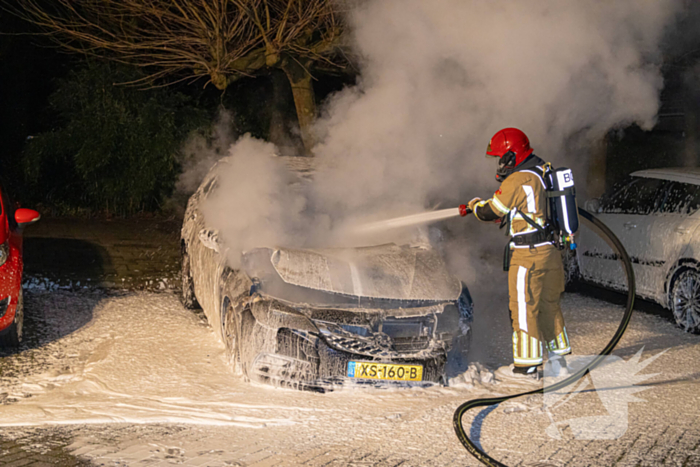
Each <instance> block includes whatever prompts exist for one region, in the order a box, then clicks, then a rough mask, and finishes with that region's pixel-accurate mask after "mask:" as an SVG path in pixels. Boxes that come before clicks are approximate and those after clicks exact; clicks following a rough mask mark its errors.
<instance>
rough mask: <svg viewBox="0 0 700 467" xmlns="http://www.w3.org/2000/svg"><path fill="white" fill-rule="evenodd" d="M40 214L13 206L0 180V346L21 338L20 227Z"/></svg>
mask: <svg viewBox="0 0 700 467" xmlns="http://www.w3.org/2000/svg"><path fill="white" fill-rule="evenodd" d="M40 217H41V216H40V215H39V213H38V212H36V211H34V210H32V209H16V206H15V204H14V202H12V201H11V199H10V197H9V194H8V193H7V191H5V189H4V187H3V186H2V185H1V184H0V347H17V346H18V345H19V343H20V342H21V341H22V324H23V319H24V312H23V308H22V269H23V266H24V262H23V261H22V230H23V229H24V227H26V226H27V225H29V224H33V223H34V222H36V221H38V220H39V218H40Z"/></svg>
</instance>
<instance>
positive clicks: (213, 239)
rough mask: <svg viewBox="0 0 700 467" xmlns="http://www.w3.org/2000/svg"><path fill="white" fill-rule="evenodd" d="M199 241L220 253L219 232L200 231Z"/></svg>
mask: <svg viewBox="0 0 700 467" xmlns="http://www.w3.org/2000/svg"><path fill="white" fill-rule="evenodd" d="M199 241H200V242H202V245H204V246H205V247H207V248H209V249H210V250H214V251H216V252H217V253H219V231H218V230H207V229H202V230H200V231H199Z"/></svg>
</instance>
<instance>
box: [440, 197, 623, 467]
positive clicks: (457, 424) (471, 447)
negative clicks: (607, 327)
mask: <svg viewBox="0 0 700 467" xmlns="http://www.w3.org/2000/svg"><path fill="white" fill-rule="evenodd" d="M578 212H579V215H580V216H581V217H583V218H584V219H586V220H588V221H590V222H591V223H592V224H593V225H594V226H596V227H598V228H599V229H600V231H602V232H603V234H604V235H605V236H606V237H607V238H608V240H610V242H611V243H612V244H613V247H614V248H615V250H617V254H618V255H619V257H620V259H621V260H622V263H623V265H624V268H625V275H626V276H627V308H626V310H625V314H624V316H623V317H622V321H621V322H620V326H619V327H618V328H617V331H616V332H615V335H613V337H612V339H610V342H608V345H606V346H605V348H604V349H603V351H602V352H601V353H600V354H599V355H598V356H597V357H596V358H594V359H593V360H592V361H591V362H590V363H589V364H588V365H586V366H585V367H584V368H582V369H581V370H579V371H577V372H576V373H575V374H573V375H572V376H570V377H568V378H566V379H564V380H562V381H560V382H558V383H555V384H553V385H551V386H548V387H542V388H540V389H535V390H532V391H528V392H523V393H520V394H512V395H509V396H502V397H492V398H486V399H474V400H471V401H467V402H465V403H464V404H462V405H460V406H459V407H458V408H457V410H456V411H455V413H454V417H453V420H452V422H453V425H454V429H455V433H456V434H457V438H459V440H460V442H461V443H462V444H463V445H464V447H465V448H466V449H467V451H469V453H470V454H471V455H472V456H474V457H475V458H476V459H477V460H479V461H480V462H481V463H482V464H484V465H488V466H498V467H507V466H506V465H505V464H503V463H501V462H498V461H497V460H496V459H494V458H492V457H491V456H489V455H488V454H486V453H485V452H484V451H482V450H481V449H480V448H479V447H478V446H477V445H476V444H474V442H473V441H472V440H470V439H469V437H468V436H467V434H466V433H465V431H464V427H463V426H462V417H463V416H464V414H465V413H466V412H467V411H468V410H470V409H473V408H476V407H488V406H492V405H496V404H500V403H501V402H504V401H507V400H510V399H515V398H516V397H523V396H530V395H533V394H544V393H545V392H553V391H558V390H560V389H563V388H565V387H567V386H569V385H571V384H573V383H575V382H576V381H578V380H580V379H581V378H583V377H585V376H586V374H588V372H590V371H592V370H593V369H594V368H596V367H597V366H598V365H599V364H600V363H602V362H603V360H604V359H605V358H606V357H607V356H608V355H610V354H611V353H612V351H613V350H614V349H615V347H616V346H617V344H618V343H619V342H620V339H622V336H623V335H624V333H625V331H626V330H627V326H628V324H629V322H630V319H631V318H632V309H633V307H634V296H635V281H634V270H633V269H632V262H631V261H630V258H629V255H628V254H627V251H626V250H625V247H624V246H623V245H622V243H621V242H620V240H619V239H618V238H617V237H616V236H615V234H614V233H613V232H612V231H611V230H610V229H609V228H608V227H607V226H606V225H605V224H603V223H602V222H601V221H599V220H598V219H596V218H595V217H593V215H591V213H589V212H588V211H586V210H584V209H581V208H578ZM598 235H600V234H598Z"/></svg>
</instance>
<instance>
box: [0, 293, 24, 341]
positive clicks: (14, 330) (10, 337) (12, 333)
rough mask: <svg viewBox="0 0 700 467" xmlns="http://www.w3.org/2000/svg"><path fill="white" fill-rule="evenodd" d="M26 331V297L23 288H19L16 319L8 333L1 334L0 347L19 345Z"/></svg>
mask: <svg viewBox="0 0 700 467" xmlns="http://www.w3.org/2000/svg"><path fill="white" fill-rule="evenodd" d="M23 333H24V297H23V294H22V289H19V295H18V297H17V310H15V319H14V321H13V322H12V324H11V325H10V327H9V328H8V329H7V333H5V334H4V335H3V336H0V347H19V344H20V343H21V342H22V334H23Z"/></svg>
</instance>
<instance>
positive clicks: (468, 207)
mask: <svg viewBox="0 0 700 467" xmlns="http://www.w3.org/2000/svg"><path fill="white" fill-rule="evenodd" d="M479 201H481V198H473V199H472V200H471V201H469V202H468V203H467V204H460V205H459V215H460V216H462V217H464V216H466V215H468V214H471V213H473V212H474V208H475V207H476V205H477V203H478V202H479Z"/></svg>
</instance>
